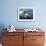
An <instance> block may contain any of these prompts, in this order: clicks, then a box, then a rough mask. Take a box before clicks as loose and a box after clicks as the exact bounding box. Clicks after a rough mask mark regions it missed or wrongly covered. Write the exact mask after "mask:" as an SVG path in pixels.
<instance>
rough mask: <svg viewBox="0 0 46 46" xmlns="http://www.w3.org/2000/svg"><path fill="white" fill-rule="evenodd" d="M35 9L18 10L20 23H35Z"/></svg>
mask: <svg viewBox="0 0 46 46" xmlns="http://www.w3.org/2000/svg"><path fill="white" fill-rule="evenodd" d="M34 20H35V9H34V8H31V7H19V8H18V21H34Z"/></svg>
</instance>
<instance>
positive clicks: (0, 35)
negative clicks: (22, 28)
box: [0, 24, 6, 43]
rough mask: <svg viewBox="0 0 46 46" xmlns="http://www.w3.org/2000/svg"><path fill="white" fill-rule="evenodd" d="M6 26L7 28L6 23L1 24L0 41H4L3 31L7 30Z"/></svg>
mask: <svg viewBox="0 0 46 46" xmlns="http://www.w3.org/2000/svg"><path fill="white" fill-rule="evenodd" d="M4 28H6V26H5V25H4V24H0V43H2V36H3V34H2V32H5V31H6V30H3V29H4Z"/></svg>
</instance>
